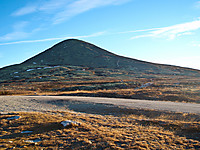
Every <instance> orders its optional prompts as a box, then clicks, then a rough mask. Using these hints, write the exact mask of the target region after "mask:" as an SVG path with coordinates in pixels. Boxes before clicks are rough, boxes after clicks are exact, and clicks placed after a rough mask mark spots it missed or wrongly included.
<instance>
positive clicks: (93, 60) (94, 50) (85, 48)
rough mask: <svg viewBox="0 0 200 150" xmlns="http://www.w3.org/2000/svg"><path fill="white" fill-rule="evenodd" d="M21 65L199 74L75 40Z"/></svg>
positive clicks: (60, 44)
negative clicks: (137, 58) (133, 57)
mask: <svg viewBox="0 0 200 150" xmlns="http://www.w3.org/2000/svg"><path fill="white" fill-rule="evenodd" d="M22 64H23V65H33V64H37V65H50V66H52V65H54V66H55V65H61V66H63V65H73V66H82V67H93V68H113V69H125V70H132V71H135V72H141V73H153V74H157V73H159V74H177V73H178V74H180V73H181V74H188V73H195V74H196V73H197V74H199V71H198V70H194V69H189V68H183V67H177V66H170V65H161V64H155V63H149V62H145V61H141V60H136V59H132V58H127V57H123V56H119V55H116V54H114V53H111V52H109V51H106V50H104V49H102V48H100V47H97V46H95V45H93V44H90V43H87V42H84V41H81V40H77V39H68V40H65V41H62V42H60V43H58V44H56V45H54V46H53V47H51V48H49V49H47V50H45V51H44V52H42V53H40V54H38V55H36V56H34V57H32V58H30V59H28V60H26V61H25V62H23V63H22Z"/></svg>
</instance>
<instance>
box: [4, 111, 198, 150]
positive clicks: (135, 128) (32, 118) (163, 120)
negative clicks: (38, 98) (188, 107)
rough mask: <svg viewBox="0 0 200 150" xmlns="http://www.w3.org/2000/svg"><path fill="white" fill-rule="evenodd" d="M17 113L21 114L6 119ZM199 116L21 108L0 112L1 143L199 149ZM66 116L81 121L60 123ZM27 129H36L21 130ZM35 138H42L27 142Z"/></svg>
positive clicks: (43, 146)
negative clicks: (68, 123)
mask: <svg viewBox="0 0 200 150" xmlns="http://www.w3.org/2000/svg"><path fill="white" fill-rule="evenodd" d="M127 111H131V110H127ZM141 114H144V115H141ZM145 114H149V117H147V115H145ZM15 115H19V116H21V118H20V119H17V120H10V121H8V120H7V119H6V118H7V117H10V116H15ZM198 118H199V116H196V115H192V114H164V113H163V114H158V113H157V116H156V112H152V114H150V112H148V113H147V112H143V113H142V111H141V112H138V113H137V114H131V113H130V114H129V115H128V114H124V115H123V113H122V114H121V115H120V116H112V115H94V114H93V115H92V114H86V113H75V112H47V113H36V112H35V113H31V112H29V113H27V112H18V113H13V114H10V115H0V120H1V123H0V133H1V135H0V146H1V149H7V148H13V147H15V149H199V148H200V139H199V138H198V137H197V136H198V135H199V134H200V120H199V119H198ZM64 120H73V121H76V122H79V123H81V125H80V126H76V125H75V126H71V127H70V128H64V127H63V126H62V125H61V124H60V122H61V121H64ZM26 130H28V131H33V132H32V133H28V134H22V133H21V131H26ZM188 132H189V133H190V134H189V135H188ZM192 134H194V136H191V135H192ZM195 137H196V138H195ZM34 139H41V141H39V142H37V143H29V142H27V140H34Z"/></svg>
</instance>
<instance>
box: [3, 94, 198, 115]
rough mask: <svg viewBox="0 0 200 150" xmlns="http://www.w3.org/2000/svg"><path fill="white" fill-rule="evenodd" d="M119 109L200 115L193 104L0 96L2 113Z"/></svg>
mask: <svg viewBox="0 0 200 150" xmlns="http://www.w3.org/2000/svg"><path fill="white" fill-rule="evenodd" d="M118 107H122V108H136V109H153V110H160V111H170V112H185V113H196V114H200V104H192V103H175V102H163V101H149V100H135V99H120V98H99V97H75V96H0V111H1V112H10V111H51V110H66V109H71V110H74V111H81V112H87V113H88V112H89V113H92V111H103V110H106V111H109V108H118Z"/></svg>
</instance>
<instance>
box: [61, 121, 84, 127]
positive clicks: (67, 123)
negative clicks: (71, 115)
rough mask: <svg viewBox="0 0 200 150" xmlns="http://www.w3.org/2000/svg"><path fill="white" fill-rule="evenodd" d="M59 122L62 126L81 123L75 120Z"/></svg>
mask: <svg viewBox="0 0 200 150" xmlns="http://www.w3.org/2000/svg"><path fill="white" fill-rule="evenodd" d="M61 124H62V125H63V126H64V127H72V126H80V125H81V124H80V123H78V122H75V121H71V120H65V121H62V122H61Z"/></svg>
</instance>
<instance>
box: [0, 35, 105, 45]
mask: <svg viewBox="0 0 200 150" xmlns="http://www.w3.org/2000/svg"><path fill="white" fill-rule="evenodd" d="M104 33H105V32H97V33H93V34H90V35H82V36H68V37H59V38H48V39H41V40H27V41H17V42H8V43H0V45H12V44H22V43H36V42H46V41H55V40H65V39H71V38H90V37H97V36H101V35H103V34H104Z"/></svg>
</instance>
